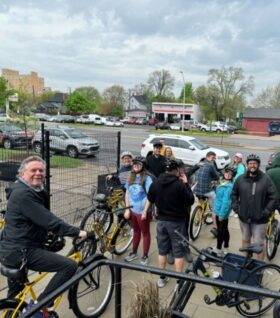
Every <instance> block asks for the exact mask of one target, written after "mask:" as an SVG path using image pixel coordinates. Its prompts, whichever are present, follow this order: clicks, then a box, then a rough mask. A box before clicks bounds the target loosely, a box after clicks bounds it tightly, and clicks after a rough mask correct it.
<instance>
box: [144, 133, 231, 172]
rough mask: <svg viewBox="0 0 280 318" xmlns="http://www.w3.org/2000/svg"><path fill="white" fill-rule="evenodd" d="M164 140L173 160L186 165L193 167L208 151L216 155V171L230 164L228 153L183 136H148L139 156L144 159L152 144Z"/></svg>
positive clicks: (151, 148)
mask: <svg viewBox="0 0 280 318" xmlns="http://www.w3.org/2000/svg"><path fill="white" fill-rule="evenodd" d="M162 139H164V141H165V142H164V144H165V145H166V146H170V147H171V148H172V151H173V153H174V156H175V158H178V159H181V160H183V162H184V163H185V164H187V165H194V164H196V163H198V162H199V161H200V160H201V159H202V158H205V157H206V154H207V152H208V151H214V152H215V153H216V155H217V159H216V164H217V168H218V169H223V168H225V167H226V166H227V165H229V164H230V157H229V154H228V152H226V151H224V150H221V149H218V148H212V147H209V146H207V145H205V144H203V143H202V142H201V141H200V140H198V139H196V138H194V137H190V136H184V135H171V134H159V135H156V134H153V135H150V136H149V137H148V138H147V139H146V140H145V141H144V142H143V143H142V145H141V156H143V157H146V156H147V154H148V153H149V152H150V151H153V144H154V143H155V142H159V141H160V140H162Z"/></svg>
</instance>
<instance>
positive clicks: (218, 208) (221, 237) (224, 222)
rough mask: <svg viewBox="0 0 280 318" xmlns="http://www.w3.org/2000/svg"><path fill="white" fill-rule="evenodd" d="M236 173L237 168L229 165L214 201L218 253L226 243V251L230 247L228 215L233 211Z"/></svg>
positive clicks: (225, 251)
mask: <svg viewBox="0 0 280 318" xmlns="http://www.w3.org/2000/svg"><path fill="white" fill-rule="evenodd" d="M235 175H236V169H235V168H233V167H227V168H226V169H225V173H224V180H223V182H222V183H221V185H219V186H218V188H217V190H216V198H215V201H214V213H215V216H216V222H217V230H218V235H217V248H216V252H217V254H219V255H221V254H222V246H223V244H224V253H227V252H228V247H229V238H230V235H229V230H228V217H229V214H230V211H231V199H230V195H231V191H232V187H233V182H232V180H233V178H234V176H235Z"/></svg>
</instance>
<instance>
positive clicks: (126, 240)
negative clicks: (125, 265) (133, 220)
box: [114, 222, 133, 255]
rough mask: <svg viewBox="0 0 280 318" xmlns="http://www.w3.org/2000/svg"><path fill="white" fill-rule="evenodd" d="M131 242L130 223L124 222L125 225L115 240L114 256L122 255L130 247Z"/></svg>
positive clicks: (131, 229)
mask: <svg viewBox="0 0 280 318" xmlns="http://www.w3.org/2000/svg"><path fill="white" fill-rule="evenodd" d="M132 241H133V228H132V226H131V224H130V222H126V223H125V225H124V226H123V227H122V228H121V229H120V232H119V234H118V236H117V239H116V244H115V249H114V254H116V255H121V254H123V253H124V252H125V251H126V250H127V249H128V248H129V246H130V244H131V243H132Z"/></svg>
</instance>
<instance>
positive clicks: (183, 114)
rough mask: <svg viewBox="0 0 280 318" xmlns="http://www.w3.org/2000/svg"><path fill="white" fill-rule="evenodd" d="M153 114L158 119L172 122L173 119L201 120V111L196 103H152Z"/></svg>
mask: <svg viewBox="0 0 280 318" xmlns="http://www.w3.org/2000/svg"><path fill="white" fill-rule="evenodd" d="M152 113H153V116H154V117H156V118H157V119H159V120H160V121H168V122H173V121H174V120H175V119H177V120H178V119H183V118H184V120H195V121H201V119H202V113H201V111H200V107H199V105H197V104H183V103H160V102H154V103H153V104H152Z"/></svg>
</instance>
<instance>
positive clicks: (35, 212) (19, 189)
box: [0, 180, 80, 253]
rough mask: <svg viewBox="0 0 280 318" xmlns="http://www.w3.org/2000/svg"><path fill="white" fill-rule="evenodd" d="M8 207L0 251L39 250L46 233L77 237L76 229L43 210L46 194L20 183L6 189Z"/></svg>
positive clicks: (77, 231) (77, 229)
mask: <svg viewBox="0 0 280 318" xmlns="http://www.w3.org/2000/svg"><path fill="white" fill-rule="evenodd" d="M6 194H7V199H8V204H7V211H6V215H5V227H4V229H3V232H2V236H1V240H0V252H1V253H5V251H7V252H10V251H11V250H15V249H17V250H20V249H22V248H30V247H31V248H32V247H42V245H43V243H44V242H45V240H46V236H47V232H48V231H52V232H53V233H55V234H58V235H61V236H72V237H74V236H78V234H79V232H80V230H79V228H76V227H74V226H71V225H69V224H67V223H65V222H64V221H62V220H61V219H59V218H58V217H57V216H55V215H54V214H53V213H51V212H50V211H49V210H48V209H47V208H46V207H45V203H46V192H45V191H44V190H42V191H40V192H37V191H35V190H34V189H32V188H31V187H29V186H28V185H26V184H25V183H23V182H22V181H20V180H18V181H16V182H15V183H12V184H11V186H10V187H9V188H7V189H6Z"/></svg>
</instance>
